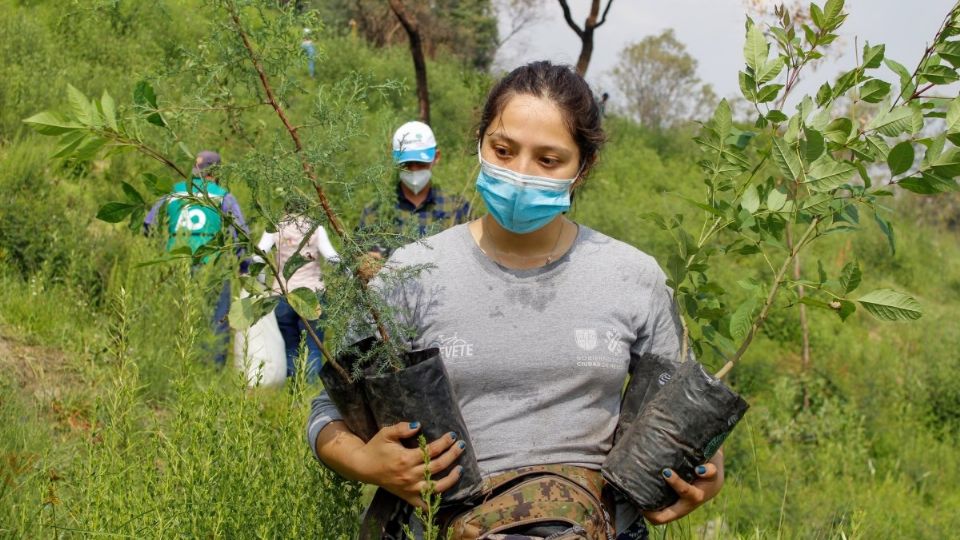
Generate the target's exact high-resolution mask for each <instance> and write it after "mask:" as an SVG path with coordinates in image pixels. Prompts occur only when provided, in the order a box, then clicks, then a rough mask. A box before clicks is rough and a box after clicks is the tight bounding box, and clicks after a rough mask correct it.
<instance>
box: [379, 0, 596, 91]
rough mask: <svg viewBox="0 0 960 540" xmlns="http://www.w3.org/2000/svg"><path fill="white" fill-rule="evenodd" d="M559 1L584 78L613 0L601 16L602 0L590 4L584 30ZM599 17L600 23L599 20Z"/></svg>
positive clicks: (563, 2)
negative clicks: (574, 37) (573, 37)
mask: <svg viewBox="0 0 960 540" xmlns="http://www.w3.org/2000/svg"><path fill="white" fill-rule="evenodd" d="M391 1H392V0H391ZM557 1H558V2H559V3H560V8H561V9H563V18H564V20H566V21H567V26H569V27H570V28H571V29H573V31H574V32H576V34H577V37H579V38H580V56H579V58H577V73H579V74H580V76H584V75H586V74H587V68H588V67H590V58H591V57H592V56H593V31H594V30H596V29H597V28H598V27H600V25H602V24H603V23H605V22H607V14H608V13H609V12H610V6H611V5H613V0H607V6H606V7H605V8H603V15H600V0H593V2H591V3H590V15H588V16H587V20H586V21H585V22H584V24H583V28H581V27H580V26H579V25H578V24H577V23H576V22H575V21H574V20H573V15H572V14H571V13H570V6H569V5H568V4H567V0H557ZM598 17H599V21H598V20H597V18H598Z"/></svg>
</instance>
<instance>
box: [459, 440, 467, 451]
mask: <svg viewBox="0 0 960 540" xmlns="http://www.w3.org/2000/svg"><path fill="white" fill-rule="evenodd" d="M459 446H460V449H461V450H463V449H464V448H466V447H467V441H460V444H459Z"/></svg>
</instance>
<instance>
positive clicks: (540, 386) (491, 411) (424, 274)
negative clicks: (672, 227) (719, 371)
mask: <svg viewBox="0 0 960 540" xmlns="http://www.w3.org/2000/svg"><path fill="white" fill-rule="evenodd" d="M413 265H431V266H430V267H429V268H425V269H423V270H421V271H420V273H419V274H417V275H416V277H414V278H409V279H406V280H405V281H403V282H402V284H401V285H399V286H392V287H391V288H390V290H389V291H386V292H385V298H386V300H387V301H388V302H389V303H390V304H391V305H392V306H394V307H396V308H397V311H398V312H399V313H401V314H402V316H403V317H405V318H406V319H407V320H405V321H403V322H405V323H407V324H410V325H411V326H412V327H413V328H414V329H415V332H414V334H415V336H414V337H413V339H412V340H411V341H410V342H409V347H410V348H411V349H422V348H427V347H439V348H440V354H441V356H442V357H443V360H444V364H445V367H446V369H447V371H448V373H449V375H450V378H451V380H452V383H453V386H454V390H455V392H456V395H457V398H458V399H459V402H460V408H461V411H462V413H463V418H464V421H465V422H466V425H467V429H468V430H469V432H470V439H471V441H472V443H473V445H474V450H475V452H476V455H477V458H478V460H479V465H480V470H481V472H482V473H483V474H484V475H489V474H492V473H496V472H499V471H504V470H507V469H512V468H516V467H523V466H527V465H537V464H552V463H569V464H574V465H581V466H585V467H589V468H593V469H599V468H600V465H601V463H602V462H603V460H604V457H605V456H606V454H607V452H608V451H609V450H610V447H611V443H612V440H613V432H614V429H615V428H616V424H617V417H618V412H619V408H620V393H621V389H622V388H623V384H624V381H625V380H626V377H627V369H628V366H629V364H630V358H631V357H639V356H641V355H643V354H645V353H654V354H658V355H662V356H665V357H668V358H678V359H679V348H680V340H681V339H682V337H681V336H682V333H681V330H680V326H679V322H678V319H677V318H676V311H675V309H674V303H673V294H672V291H671V290H670V289H669V288H668V287H667V285H666V283H665V281H666V276H665V275H664V273H663V271H662V270H661V269H660V267H659V266H658V265H657V263H656V261H654V259H653V258H652V257H650V256H649V255H646V254H645V253H643V252H641V251H640V250H638V249H636V248H634V247H632V246H629V245H627V244H625V243H623V242H620V241H618V240H614V239H612V238H610V237H608V236H605V235H603V234H601V233H599V232H596V231H594V230H591V229H589V228H587V227H584V226H582V225H581V226H579V231H578V234H577V238H576V241H575V242H574V244H573V246H572V248H571V249H570V250H569V251H568V252H567V253H566V254H565V255H564V256H563V257H561V258H560V259H558V260H557V261H554V262H552V263H550V264H548V265H546V266H544V267H541V268H536V269H532V270H511V269H507V268H505V267H503V266H500V265H498V264H497V263H495V262H493V261H491V260H490V259H489V258H488V257H487V256H486V255H484V254H483V253H482V252H481V251H480V249H479V248H478V247H477V245H476V243H475V242H474V240H473V237H472V235H471V234H470V231H469V229H468V227H467V226H466V225H459V226H456V227H453V228H451V229H448V230H446V231H444V232H442V233H439V234H437V235H434V236H431V237H429V238H427V239H425V240H423V241H421V242H420V243H416V244H411V245H408V246H405V247H403V248H401V249H398V250H397V251H396V252H395V253H394V255H393V256H392V257H391V258H390V260H389V262H388V264H387V265H386V267H385V268H384V270H383V271H382V272H381V274H382V273H383V272H390V271H391V269H395V268H400V267H408V266H413ZM386 281H389V280H386ZM386 281H385V280H384V279H381V278H380V277H378V279H375V280H374V281H373V282H372V284H373V285H374V287H379V288H380V289H381V290H383V289H385V287H384V285H383V284H384V283H385V282H386ZM339 418H340V415H339V414H338V413H337V410H336V407H335V406H334V405H333V403H332V402H331V401H330V400H329V398H328V397H327V395H326V394H325V393H321V394H320V396H319V397H317V398H316V399H315V400H314V402H313V406H312V411H311V414H310V418H309V420H308V422H307V440H308V442H309V443H310V446H311V448H313V447H314V446H315V441H316V437H317V434H318V433H319V432H320V430H321V429H323V427H324V426H326V425H327V423H329V422H330V421H332V420H335V419H339ZM410 420H411V421H412V420H416V419H415V418H411V419H410Z"/></svg>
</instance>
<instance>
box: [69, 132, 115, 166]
mask: <svg viewBox="0 0 960 540" xmlns="http://www.w3.org/2000/svg"><path fill="white" fill-rule="evenodd" d="M107 142H108V141H107V140H106V139H104V138H103V137H96V136H92V135H91V136H89V137H87V138H86V140H85V141H84V142H83V144H81V145H80V146H78V147H77V149H76V150H74V151H73V153H72V155H71V156H70V157H72V158H73V159H76V160H77V161H87V160H90V159H93V158H94V157H95V156H96V155H97V152H99V151H100V149H101V148H103V147H104V145H106V144H107Z"/></svg>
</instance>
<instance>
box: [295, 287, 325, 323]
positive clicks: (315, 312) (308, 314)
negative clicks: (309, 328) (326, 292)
mask: <svg viewBox="0 0 960 540" xmlns="http://www.w3.org/2000/svg"><path fill="white" fill-rule="evenodd" d="M286 298H287V302H289V303H290V307H292V308H293V310H294V311H296V312H297V314H298V315H300V316H301V317H303V318H304V319H306V320H308V321H315V320H317V319H319V318H320V313H321V310H320V300H319V299H318V298H317V292H316V291H312V290H310V289H308V288H306V287H300V288H297V289H294V290H292V291H290V292H289V293H287V296H286Z"/></svg>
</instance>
